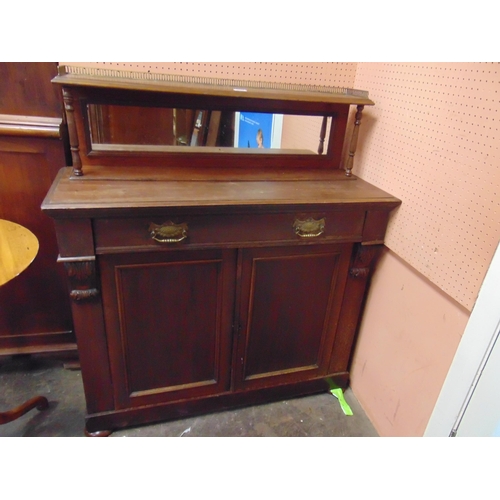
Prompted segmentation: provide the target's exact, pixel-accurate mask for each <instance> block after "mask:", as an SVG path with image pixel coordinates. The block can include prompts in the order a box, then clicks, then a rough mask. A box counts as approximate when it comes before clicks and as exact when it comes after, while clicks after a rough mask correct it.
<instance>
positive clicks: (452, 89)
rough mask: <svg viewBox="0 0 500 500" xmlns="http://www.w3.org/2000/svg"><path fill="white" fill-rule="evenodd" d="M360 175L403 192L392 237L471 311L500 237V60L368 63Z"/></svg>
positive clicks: (360, 82) (360, 76) (361, 84)
mask: <svg viewBox="0 0 500 500" xmlns="http://www.w3.org/2000/svg"><path fill="white" fill-rule="evenodd" d="M354 86H355V87H356V88H363V89H367V90H369V91H370V98H371V99H373V100H374V101H375V106H374V107H370V108H365V112H364V118H363V123H362V125H361V132H360V141H359V143H360V149H359V152H358V154H357V155H356V160H355V163H356V167H355V169H354V173H355V174H357V175H359V176H360V177H362V178H363V179H365V180H367V181H368V182H371V183H373V184H375V185H377V186H379V187H380V188H382V189H384V190H386V191H388V192H390V193H391V194H392V195H394V196H397V197H399V198H401V199H402V201H403V203H402V205H401V207H400V208H399V209H398V210H397V211H396V213H395V214H394V216H393V217H392V219H391V223H390V226H389V229H388V233H387V237H386V245H387V246H388V247H389V248H391V249H392V250H393V251H394V252H396V253H397V254H398V255H399V256H400V257H402V258H403V259H404V260H406V261H407V262H408V263H409V264H411V265H412V266H413V267H414V268H415V269H417V270H418V271H420V272H421V273H422V274H423V275H424V276H426V277H427V278H428V279H430V280H431V281H432V282H433V283H434V284H436V285H437V286H438V287H439V288H441V289H442V290H443V291H445V292H446V293H447V294H449V295H450V296H451V297H453V298H454V299H455V300H457V301H458V302H459V303H460V304H462V305H463V306H464V307H466V308H467V309H469V310H471V309H472V307H473V305H474V302H475V300H476V297H477V294H478V292H479V288H480V286H481V283H482V280H483V278H484V275H485V273H486V271H487V269H488V266H489V264H490V262H491V258H492V256H493V253H494V251H495V249H496V246H497V244H498V241H499V238H500V196H499V195H500V155H499V134H498V129H499V121H500V95H499V93H500V64H499V63H439V64H437V63H397V64H396V63H366V64H365V63H359V64H358V69H357V74H356V81H355V85H354Z"/></svg>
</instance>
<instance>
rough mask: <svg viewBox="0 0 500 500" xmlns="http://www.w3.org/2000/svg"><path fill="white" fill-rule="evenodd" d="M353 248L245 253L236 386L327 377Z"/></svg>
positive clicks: (264, 249)
mask: <svg viewBox="0 0 500 500" xmlns="http://www.w3.org/2000/svg"><path fill="white" fill-rule="evenodd" d="M351 248H352V246H351V245H350V244H347V245H327V246H313V247H311V246H300V247H293V248H292V247H290V248H285V247H283V248H253V249H245V250H243V251H242V259H241V262H242V273H241V290H242V292H241V299H240V302H239V318H238V321H239V323H238V328H239V329H240V334H239V337H238V349H237V355H236V358H235V360H234V369H235V377H236V382H235V383H236V386H238V387H240V388H258V387H264V386H269V385H277V384H280V383H286V382H293V381H294V380H295V379H297V380H298V378H300V379H301V380H304V377H305V378H315V377H318V376H321V375H323V374H326V373H327V369H328V362H329V359H330V355H331V350H332V347H333V340H334V336H335V331H336V325H337V321H338V316H339V311H340V302H341V299H342V295H343V290H344V286H345V282H346V277H347V269H348V266H349V258H350V254H351Z"/></svg>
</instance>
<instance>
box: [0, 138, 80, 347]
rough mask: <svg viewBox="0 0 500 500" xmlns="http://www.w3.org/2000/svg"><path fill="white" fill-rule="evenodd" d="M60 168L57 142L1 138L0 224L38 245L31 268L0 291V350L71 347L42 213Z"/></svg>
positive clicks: (51, 239) (60, 280)
mask: <svg viewBox="0 0 500 500" xmlns="http://www.w3.org/2000/svg"><path fill="white" fill-rule="evenodd" d="M61 165H64V153H63V149H62V146H61V144H60V140H58V139H38V138H30V139H29V142H26V140H25V139H23V138H18V137H0V218H2V219H6V220H10V221H12V222H15V223H17V224H21V225H22V226H24V227H27V228H28V229H29V230H30V231H32V232H33V233H34V234H35V236H36V237H37V238H38V240H39V244H40V249H39V252H38V255H37V257H36V258H35V260H34V262H33V263H32V264H31V266H30V267H29V268H28V269H27V270H26V271H25V272H24V273H22V274H21V275H20V276H18V277H17V278H15V279H14V280H12V281H11V282H9V283H7V284H6V285H4V286H3V287H1V288H0V303H1V304H2V314H0V350H1V349H3V348H9V349H12V348H15V347H19V348H27V347H30V346H34V345H36V346H38V347H40V346H43V344H51V345H53V344H61V343H65V342H70V343H72V344H74V342H75V340H74V336H73V335H72V334H71V333H70V331H71V330H72V328H73V326H72V319H71V312H70V307H69V299H68V294H67V285H66V280H65V273H64V269H63V268H62V266H59V265H58V264H57V262H56V261H57V256H58V248H57V241H56V237H55V232H54V225H53V222H52V220H50V219H49V217H48V216H47V215H46V214H44V213H42V211H41V210H40V205H41V203H42V201H43V199H44V197H45V194H46V193H47V190H48V189H49V187H50V185H51V182H52V180H53V178H54V177H55V175H56V173H57V171H58V170H59V168H60V166H61ZM40 348H41V347H40Z"/></svg>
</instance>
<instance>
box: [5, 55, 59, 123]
mask: <svg viewBox="0 0 500 500" xmlns="http://www.w3.org/2000/svg"><path fill="white" fill-rule="evenodd" d="M56 75H57V63H55V62H3V63H0V113H2V114H10V115H27V116H49V117H57V118H61V117H62V116H63V111H62V109H63V108H62V99H61V89H60V88H59V87H58V85H54V84H52V83H51V80H52V78H54V76H56Z"/></svg>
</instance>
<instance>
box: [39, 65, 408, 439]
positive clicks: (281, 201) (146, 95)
mask: <svg viewBox="0 0 500 500" xmlns="http://www.w3.org/2000/svg"><path fill="white" fill-rule="evenodd" d="M53 81H54V83H55V84H58V85H60V86H61V90H62V94H63V98H64V105H65V112H66V117H67V123H68V129H69V138H70V145H71V153H72V161H73V165H72V166H71V167H66V168H62V169H61V171H60V172H59V175H58V176H57V178H56V180H55V181H54V184H53V186H52V188H51V189H50V191H49V193H48V194H47V196H46V199H45V200H44V202H43V205H42V210H43V211H44V212H45V213H47V214H48V215H50V216H51V217H52V218H53V219H54V223H55V227H56V232H57V238H58V244H59V252H60V256H59V261H60V262H61V263H62V264H63V265H64V266H65V267H66V270H67V275H68V282H69V294H70V297H71V299H72V300H71V302H72V313H73V319H74V326H75V333H76V337H77V342H78V350H79V356H80V363H81V369H82V378H83V384H84V389H85V397H86V402H87V415H86V429H85V431H86V433H87V435H107V434H109V433H110V432H112V431H113V430H114V429H118V428H121V427H126V426H132V425H139V424H145V423H151V422H157V421H161V420H167V419H173V418H182V417H184V416H188V415H193V414H196V413H202V412H208V411H215V410H221V409H227V408H231V407H234V406H237V405H247V404H256V403H260V402H265V401H270V400H272V399H277V398H285V397H292V396H298V395H304V394H309V393H313V392H318V391H322V390H328V388H329V387H330V386H331V385H330V384H336V385H338V386H341V387H346V385H347V384H348V376H349V374H348V370H349V362H350V356H351V352H352V348H353V344H354V339H355V334H356V329H357V327H358V323H359V319H360V314H361V310H362V304H363V299H364V297H365V293H366V287H367V281H368V277H369V275H370V272H371V269H372V267H373V263H374V261H375V257H376V255H377V253H378V250H379V249H380V248H381V246H382V244H383V241H384V235H385V231H386V226H387V222H388V218H389V214H390V212H391V210H393V209H394V208H395V207H397V206H398V205H399V203H400V201H399V200H398V199H396V198H394V197H393V196H391V195H389V194H387V193H385V192H383V191H381V190H380V189H378V188H376V187H374V186H372V185H370V184H368V183H367V182H365V181H363V180H361V179H359V178H356V177H355V176H354V175H352V173H351V170H352V162H353V158H354V154H355V150H356V143H357V138H358V130H359V125H360V121H361V115H362V110H363V108H364V106H366V105H373V102H372V101H371V100H370V99H369V98H368V93H367V92H364V91H356V90H350V89H343V88H332V87H313V86H298V85H289V84H266V83H262V82H242V81H233V80H214V79H203V78H197V77H174V76H171V75H152V74H144V73H129V72H126V73H125V72H116V71H109V70H97V69H90V68H76V67H75V68H73V67H61V68H60V70H59V75H58V76H57V77H55V79H54V80H53ZM351 108H352V110H353V113H351V114H350V113H349V111H350V109H351ZM350 116H352V119H350V118H349V117H350ZM348 124H350V126H348ZM290 137H292V138H291V139H290ZM294 137H295V138H294ZM310 137H313V141H314V143H315V144H314V146H312V147H311V145H310V144H311V140H310ZM262 138H263V139H264V142H263V146H264V147H261V146H262ZM266 138H267V144H266ZM269 139H271V142H270V141H269ZM259 140H260V142H259ZM311 148H312V149H311Z"/></svg>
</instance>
